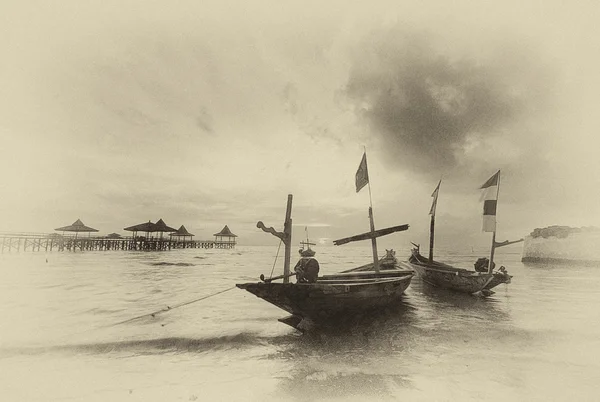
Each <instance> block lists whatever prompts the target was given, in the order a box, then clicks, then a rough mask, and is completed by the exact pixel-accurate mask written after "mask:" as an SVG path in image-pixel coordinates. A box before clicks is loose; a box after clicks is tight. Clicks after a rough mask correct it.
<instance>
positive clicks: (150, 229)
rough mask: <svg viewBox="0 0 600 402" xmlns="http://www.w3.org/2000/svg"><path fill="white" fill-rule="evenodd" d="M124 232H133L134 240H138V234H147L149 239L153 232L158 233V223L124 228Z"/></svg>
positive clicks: (146, 223) (145, 223)
mask: <svg viewBox="0 0 600 402" xmlns="http://www.w3.org/2000/svg"><path fill="white" fill-rule="evenodd" d="M123 230H127V231H128V232H133V238H134V239H136V238H138V237H137V232H146V237H145V238H146V239H147V238H148V237H149V234H150V233H151V232H156V223H152V222H150V221H148V222H144V223H140V224H138V225H133V226H129V227H128V228H124V229H123Z"/></svg>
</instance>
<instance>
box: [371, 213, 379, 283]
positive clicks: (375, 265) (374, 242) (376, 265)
mask: <svg viewBox="0 0 600 402" xmlns="http://www.w3.org/2000/svg"><path fill="white" fill-rule="evenodd" d="M369 221H370V223H371V233H373V234H374V232H375V222H373V207H369ZM371 246H372V247H373V268H375V272H377V273H379V257H378V256H377V238H376V237H375V236H373V237H372V238H371Z"/></svg>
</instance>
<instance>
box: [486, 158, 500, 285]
mask: <svg viewBox="0 0 600 402" xmlns="http://www.w3.org/2000/svg"><path fill="white" fill-rule="evenodd" d="M499 194H500V171H499V170H498V187H497V188H496V208H498V195H499ZM496 216H498V211H497V210H496ZM494 218H495V217H494ZM496 227H497V223H496V224H495V225H494V231H493V232H492V247H491V249H490V265H489V266H488V273H490V274H491V273H492V271H493V270H494V268H493V267H494V251H496Z"/></svg>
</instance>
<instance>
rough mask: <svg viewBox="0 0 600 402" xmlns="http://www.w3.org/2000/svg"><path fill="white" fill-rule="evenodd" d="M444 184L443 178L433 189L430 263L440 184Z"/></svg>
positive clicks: (430, 212)
mask: <svg viewBox="0 0 600 402" xmlns="http://www.w3.org/2000/svg"><path fill="white" fill-rule="evenodd" d="M441 185H442V179H440V181H439V182H438V185H437V187H436V188H435V190H433V194H431V196H432V197H433V202H432V203H431V209H430V210H429V215H431V223H430V224H429V263H430V264H431V263H433V238H434V233H435V210H436V208H437V200H438V196H439V194H440V186H441Z"/></svg>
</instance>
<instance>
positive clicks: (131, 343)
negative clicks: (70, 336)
mask: <svg viewBox="0 0 600 402" xmlns="http://www.w3.org/2000/svg"><path fill="white" fill-rule="evenodd" d="M270 340H272V338H271V337H266V336H261V335H258V334H256V333H251V332H241V333H238V334H233V335H222V336H215V337H208V338H187V337H168V338H157V339H139V340H128V341H118V342H102V343H84V344H69V345H54V346H40V347H29V348H23V347H21V348H2V349H0V356H2V357H7V356H8V357H10V356H14V355H39V354H45V353H64V352H67V353H77V354H81V353H89V354H107V353H115V352H129V353H133V354H140V355H146V354H161V353H181V352H184V353H202V352H207V351H219V350H229V349H238V348H241V347H251V346H260V345H265V344H268V343H269V342H270Z"/></svg>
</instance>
